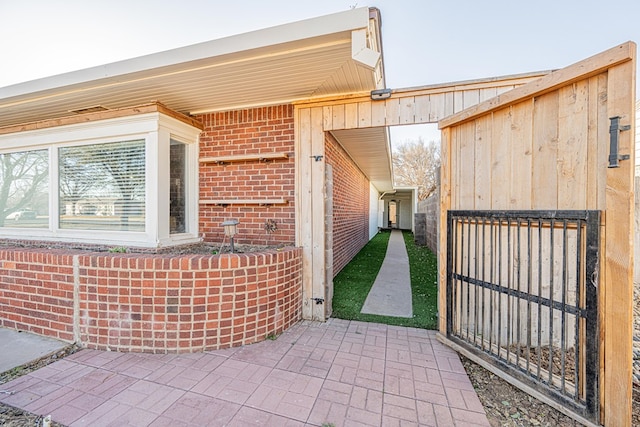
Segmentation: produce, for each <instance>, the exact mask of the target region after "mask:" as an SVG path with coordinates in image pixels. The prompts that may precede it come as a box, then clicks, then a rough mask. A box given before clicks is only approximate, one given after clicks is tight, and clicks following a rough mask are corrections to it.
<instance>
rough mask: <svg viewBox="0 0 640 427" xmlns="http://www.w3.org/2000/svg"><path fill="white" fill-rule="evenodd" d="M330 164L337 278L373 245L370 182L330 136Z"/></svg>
mask: <svg viewBox="0 0 640 427" xmlns="http://www.w3.org/2000/svg"><path fill="white" fill-rule="evenodd" d="M325 150H326V155H327V163H328V164H330V165H331V166H332V167H333V274H334V276H335V275H336V274H338V273H339V272H340V270H342V269H343V268H344V266H345V265H347V263H348V262H349V261H351V259H352V258H353V257H354V256H355V255H356V254H357V253H358V252H359V251H360V249H362V247H363V246H364V245H365V244H366V243H367V242H368V241H369V180H368V179H367V177H366V176H365V175H364V174H363V173H362V171H361V170H360V169H359V168H358V167H357V166H356V164H355V163H354V162H353V160H352V159H351V157H349V155H348V154H347V152H346V151H345V150H344V149H343V148H342V146H341V145H340V144H338V142H337V141H336V140H335V139H334V138H333V137H332V136H331V135H329V134H327V138H326V140H325Z"/></svg>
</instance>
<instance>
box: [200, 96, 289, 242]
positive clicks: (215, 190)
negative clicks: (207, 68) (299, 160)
mask: <svg viewBox="0 0 640 427" xmlns="http://www.w3.org/2000/svg"><path fill="white" fill-rule="evenodd" d="M197 118H198V120H200V121H201V122H202V123H203V124H204V126H205V129H204V131H203V132H202V134H201V135H200V157H201V158H202V157H220V156H237V155H254V154H258V153H273V152H277V153H283V152H284V153H287V154H288V155H289V158H287V159H278V160H273V161H268V162H260V161H257V160H251V161H240V162H231V163H227V164H222V165H221V164H215V163H201V164H200V199H201V200H205V199H216V200H217V199H285V200H286V201H287V204H285V205H271V206H259V205H234V204H230V205H227V206H221V205H220V206H216V205H200V232H201V233H204V238H205V241H208V242H221V241H222V238H223V232H222V228H221V227H220V224H221V223H222V222H223V221H225V220H227V219H238V220H239V221H240V225H239V226H238V235H237V236H236V238H235V241H236V242H238V243H245V244H256V245H275V244H292V243H294V241H295V228H294V227H295V206H294V202H295V187H294V186H295V163H294V161H295V160H294V118H293V106H292V105H280V106H273V107H262V108H252V109H246V110H238V111H227V112H219V113H209V114H203V115H200V116H198V117H197ZM267 220H272V221H275V223H276V226H277V230H276V231H275V232H273V233H267V232H266V231H265V223H266V221H267Z"/></svg>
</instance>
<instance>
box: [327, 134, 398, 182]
mask: <svg viewBox="0 0 640 427" xmlns="http://www.w3.org/2000/svg"><path fill="white" fill-rule="evenodd" d="M331 133H332V134H333V136H334V137H335V138H336V139H337V140H338V141H339V142H340V144H341V145H342V146H343V147H344V149H345V150H346V151H347V152H348V153H349V155H350V156H351V158H352V159H353V160H354V161H355V162H356V164H357V165H358V167H359V168H360V170H361V171H362V172H363V173H364V174H365V175H366V176H367V177H368V178H369V180H370V181H371V183H372V184H373V185H374V186H375V187H376V188H377V189H378V191H380V192H384V191H391V190H393V171H392V169H391V168H392V166H391V145H390V142H389V141H390V140H389V128H386V127H376V128H365V129H351V130H334V131H332V132H331Z"/></svg>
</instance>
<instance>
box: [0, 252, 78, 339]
mask: <svg viewBox="0 0 640 427" xmlns="http://www.w3.org/2000/svg"><path fill="white" fill-rule="evenodd" d="M47 252H48V251H47ZM47 252H45V251H44V250H33V251H30V252H27V251H17V250H16V251H13V250H1V251H0V260H1V261H0V326H3V327H6V328H10V329H19V330H26V331H31V332H33V333H36V334H39V335H46V336H50V337H54V338H57V339H61V340H64V341H73V257H72V256H71V255H64V254H56V253H47Z"/></svg>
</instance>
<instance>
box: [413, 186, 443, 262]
mask: <svg viewBox="0 0 640 427" xmlns="http://www.w3.org/2000/svg"><path fill="white" fill-rule="evenodd" d="M418 212H420V213H424V214H426V216H427V218H426V227H425V233H426V237H425V239H426V246H427V247H428V248H429V249H431V251H432V252H433V253H434V254H437V253H438V221H439V219H440V191H439V190H436V191H435V192H434V193H433V194H431V196H429V197H428V198H426V199H425V200H422V201H420V203H418Z"/></svg>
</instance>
